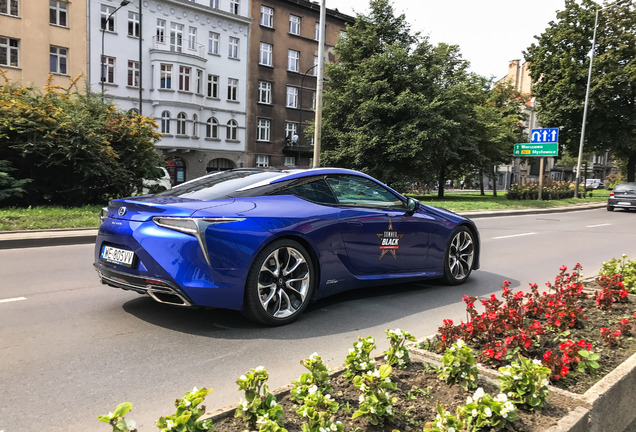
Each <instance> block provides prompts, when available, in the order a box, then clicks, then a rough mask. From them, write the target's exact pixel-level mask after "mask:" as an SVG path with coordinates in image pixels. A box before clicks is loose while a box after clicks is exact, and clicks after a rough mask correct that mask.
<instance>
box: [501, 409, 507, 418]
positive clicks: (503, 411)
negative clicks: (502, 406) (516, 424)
mask: <svg viewBox="0 0 636 432" xmlns="http://www.w3.org/2000/svg"><path fill="white" fill-rule="evenodd" d="M501 416H502V417H503V418H508V411H505V410H501Z"/></svg>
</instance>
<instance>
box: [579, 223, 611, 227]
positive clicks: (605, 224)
mask: <svg viewBox="0 0 636 432" xmlns="http://www.w3.org/2000/svg"><path fill="white" fill-rule="evenodd" d="M610 225H612V224H610V223H604V224H598V225H588V226H586V227H585V228H596V227H603V226H610Z"/></svg>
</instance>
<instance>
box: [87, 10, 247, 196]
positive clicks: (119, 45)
mask: <svg viewBox="0 0 636 432" xmlns="http://www.w3.org/2000/svg"><path fill="white" fill-rule="evenodd" d="M140 6H141V9H140ZM118 8H119V9H118ZM248 8H249V1H248V0H191V1H185V0H132V1H131V2H128V1H120V0H99V1H91V2H90V4H89V10H88V16H89V40H90V82H91V86H92V88H93V91H102V88H103V93H104V98H105V100H107V101H108V100H112V102H113V103H115V105H117V106H118V107H119V108H122V109H126V110H135V111H137V112H141V113H142V114H143V115H144V116H147V117H154V119H155V121H156V122H157V125H158V127H159V131H160V132H161V133H162V134H163V137H162V139H161V141H159V142H158V143H157V144H156V147H157V150H158V151H159V152H161V153H162V154H163V156H164V157H165V159H166V162H167V167H168V171H169V172H170V175H171V178H172V183H173V185H174V184H179V183H182V182H184V181H187V180H190V179H193V178H196V177H199V176H201V175H204V174H206V173H208V172H211V171H217V170H224V169H231V168H236V167H241V166H245V142H246V115H247V91H246V89H247V52H248V35H249V26H250V19H249V10H248ZM140 37H141V39H140Z"/></svg>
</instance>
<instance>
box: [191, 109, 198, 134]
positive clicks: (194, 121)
mask: <svg viewBox="0 0 636 432" xmlns="http://www.w3.org/2000/svg"><path fill="white" fill-rule="evenodd" d="M192 136H193V137H198V136H199V116H197V115H196V114H193V115H192Z"/></svg>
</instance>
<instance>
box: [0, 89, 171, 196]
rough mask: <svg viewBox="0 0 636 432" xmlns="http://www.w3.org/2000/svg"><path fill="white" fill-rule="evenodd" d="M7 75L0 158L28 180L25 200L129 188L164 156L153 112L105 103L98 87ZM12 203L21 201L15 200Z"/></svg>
mask: <svg viewBox="0 0 636 432" xmlns="http://www.w3.org/2000/svg"><path fill="white" fill-rule="evenodd" d="M72 88H74V82H73V83H71V86H70V87H69V89H61V88H59V87H53V86H50V85H49V86H46V87H45V89H44V91H43V92H39V91H36V90H33V89H29V88H24V87H20V86H18V85H16V84H12V83H10V82H9V81H8V80H6V78H5V84H4V85H3V86H2V87H0V160H6V161H8V162H9V163H10V164H11V166H12V167H13V168H15V178H16V179H17V180H27V179H29V180H30V181H29V182H28V183H26V182H25V183H23V184H22V187H23V189H24V191H25V193H24V196H23V198H21V200H20V201H19V203H20V204H22V205H24V204H28V205H31V204H61V205H78V204H93V203H102V202H104V201H105V200H107V199H108V198H110V197H118V196H127V195H130V194H131V193H132V191H133V189H134V188H135V187H136V186H137V187H138V186H140V185H141V180H142V179H143V178H151V176H152V173H154V172H155V170H156V167H157V166H158V165H161V164H163V162H162V160H161V158H160V157H159V155H158V154H157V153H156V152H155V150H154V142H156V140H157V139H158V138H159V134H157V133H156V132H155V131H154V128H155V127H156V125H155V124H154V121H153V120H152V119H148V118H145V117H142V116H139V115H135V114H132V115H131V114H128V113H126V112H123V111H120V110H117V109H115V107H113V106H112V105H105V104H103V103H102V102H101V98H100V97H99V95H97V94H92V93H90V92H86V93H85V94H78V93H74V92H72V91H71V89H72ZM9 203H18V202H17V201H15V200H14V201H13V202H12V201H9Z"/></svg>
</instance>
